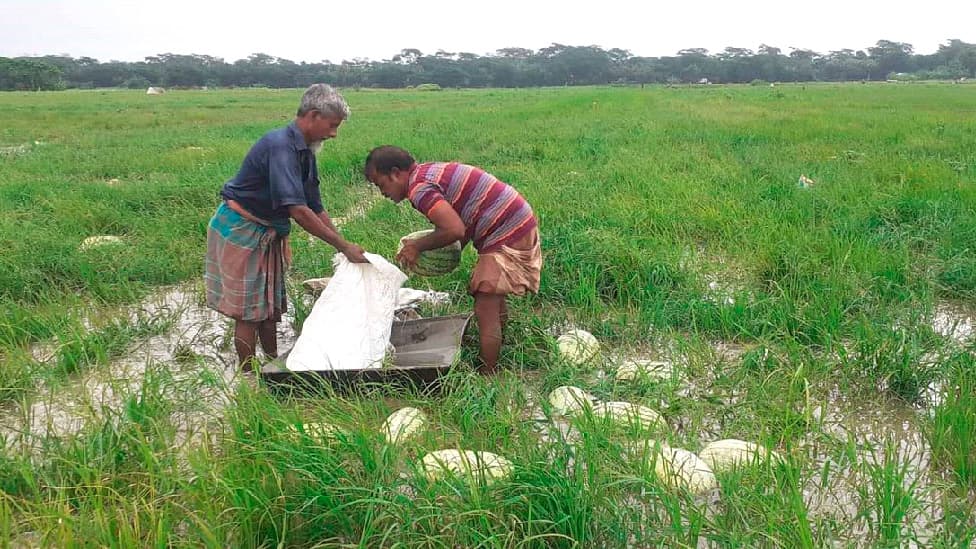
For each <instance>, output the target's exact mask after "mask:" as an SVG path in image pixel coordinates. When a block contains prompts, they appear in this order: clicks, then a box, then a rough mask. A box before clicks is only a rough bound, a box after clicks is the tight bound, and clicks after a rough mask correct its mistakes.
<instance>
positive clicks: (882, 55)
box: [868, 40, 914, 75]
mask: <svg viewBox="0 0 976 549" xmlns="http://www.w3.org/2000/svg"><path fill="white" fill-rule="evenodd" d="M913 51H914V50H913V48H912V45H911V44H906V43H904V42H893V41H891V40H878V42H877V44H876V45H875V46H874V47H873V48H868V53H870V54H871V58H872V59H874V61H875V63H877V64H878V71H880V73H881V74H882V75H888V74H891V73H899V72H911V71H912V69H913V67H912V53H913Z"/></svg>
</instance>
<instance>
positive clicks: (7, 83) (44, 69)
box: [0, 57, 64, 91]
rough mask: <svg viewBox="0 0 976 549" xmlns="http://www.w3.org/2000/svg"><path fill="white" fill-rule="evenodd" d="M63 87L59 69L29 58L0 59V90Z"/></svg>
mask: <svg viewBox="0 0 976 549" xmlns="http://www.w3.org/2000/svg"><path fill="white" fill-rule="evenodd" d="M63 87H64V83H63V81H62V80H61V69H60V68H58V67H57V66H56V65H52V64H50V63H46V62H44V61H39V60H36V59H31V58H17V59H8V58H6V57H0V90H25V91H26V90H29V91H40V90H57V89H61V88H63Z"/></svg>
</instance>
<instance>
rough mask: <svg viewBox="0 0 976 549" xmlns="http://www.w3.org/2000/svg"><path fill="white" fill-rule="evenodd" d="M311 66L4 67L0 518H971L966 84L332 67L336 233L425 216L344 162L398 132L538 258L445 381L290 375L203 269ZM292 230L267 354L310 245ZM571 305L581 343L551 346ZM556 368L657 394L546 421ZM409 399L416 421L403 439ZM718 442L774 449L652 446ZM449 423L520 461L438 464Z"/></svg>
mask: <svg viewBox="0 0 976 549" xmlns="http://www.w3.org/2000/svg"><path fill="white" fill-rule="evenodd" d="M300 95H301V90H275V91H271V90H263V89H259V90H219V91H218V90H210V91H171V92H169V93H167V94H165V95H162V96H146V95H144V94H143V93H141V92H128V91H71V92H53V93H26V94H20V93H4V94H0V310H2V311H3V316H2V319H0V547H17V548H21V547H120V548H128V547H445V548H457V547H465V548H467V547H484V548H496V547H497V548H502V547H504V548H508V547H513V548H514V547H789V548H795V547H804V548H805V547H945V548H949V547H952V548H958V547H976V541H974V540H976V515H974V506H976V442H974V441H976V359H974V354H973V353H974V351H976V341H974V339H973V334H972V330H973V325H974V323H976V300H974V298H976V86H972V85H948V84H912V85H891V84H888V85H885V84H868V85H861V84H851V85H806V86H801V85H778V86H776V87H775V88H769V87H749V86H742V87H735V86H731V87H725V86H700V87H676V88H665V87H647V88H644V89H638V88H626V87H613V88H611V87H607V88H565V89H524V90H478V91H474V90H453V91H441V92H417V91H382V92H381V91H367V90H363V91H348V92H346V93H345V96H346V99H347V100H348V102H349V104H350V105H351V107H352V110H353V114H352V117H351V118H350V119H349V120H348V121H347V122H346V124H344V125H343V127H342V129H341V130H340V135H339V137H338V138H337V139H336V140H333V141H330V142H327V143H326V146H325V148H324V150H323V151H322V153H321V154H320V155H319V160H318V162H319V170H320V173H321V176H322V188H323V199H324V203H325V206H326V208H327V209H328V210H329V211H330V212H331V213H332V215H333V216H335V217H338V218H339V219H338V221H339V222H340V223H341V230H342V232H343V233H344V234H345V235H346V236H347V238H348V239H350V240H352V241H354V242H357V243H359V244H361V245H363V246H364V247H365V248H366V249H367V251H370V252H374V253H379V254H382V255H384V256H386V257H388V258H392V256H393V254H394V252H395V250H396V245H397V242H398V239H399V237H400V236H402V235H404V234H406V233H408V232H412V231H415V230H419V229H423V228H426V227H427V223H426V220H425V219H424V218H423V217H422V216H421V215H420V214H418V213H416V212H414V211H413V210H412V209H411V208H410V207H409V205H407V204H405V203H404V204H401V205H394V204H393V203H391V202H389V201H386V200H385V199H383V198H382V196H380V195H379V194H378V192H376V191H375V190H373V189H372V188H370V186H369V185H368V184H367V183H366V182H365V180H364V178H363V176H362V175H361V169H362V168H361V166H362V162H363V159H364V157H365V154H366V152H367V151H368V150H369V149H370V148H372V147H374V146H377V145H381V144H386V143H392V144H397V145H401V146H403V147H406V148H408V149H409V150H411V151H412V152H413V153H414V155H415V156H416V157H417V158H418V159H420V160H422V161H426V160H461V161H465V162H468V163H472V164H476V165H480V166H482V167H484V168H485V169H487V170H488V171H490V172H492V173H494V174H495V175H497V176H499V177H500V178H501V179H503V180H505V181H508V182H510V183H512V184H513V185H514V186H516V187H517V188H518V189H519V190H520V191H521V192H522V193H523V194H524V195H525V196H526V198H527V199H528V200H529V201H530V203H531V204H532V205H533V207H534V209H535V211H536V212H537V214H538V216H539V219H540V227H541V233H542V247H543V251H544V257H545V267H544V270H543V276H542V286H541V290H540V292H539V294H538V295H537V296H531V297H526V298H521V299H514V300H512V301H511V303H510V315H511V321H510V323H509V325H508V327H507V332H506V335H505V337H506V342H505V347H504V349H503V352H502V357H501V365H502V367H503V369H504V371H503V373H502V374H500V375H498V376H496V377H493V378H483V377H480V376H479V375H477V374H476V373H474V372H473V368H472V365H473V364H474V361H475V359H476V356H477V326H476V324H474V323H472V325H471V326H470V328H469V330H468V332H467V334H466V336H465V338H464V340H463V345H462V350H461V353H460V355H459V359H458V361H457V364H456V366H455V367H454V368H453V369H452V371H451V372H450V373H449V374H448V375H447V376H446V377H445V378H444V379H443V382H442V384H441V386H440V387H439V390H437V391H425V390H422V389H421V388H418V387H411V386H403V385H394V384H388V385H373V384H370V385H363V386H361V387H358V388H357V389H355V390H352V391H345V392H341V393H337V392H334V391H332V390H330V389H329V388H327V387H323V388H320V389H318V390H315V391H310V392H303V393H295V394H281V393H278V392H274V391H271V390H269V388H268V387H266V386H265V385H264V384H263V383H262V382H261V381H260V380H259V379H255V378H254V377H248V376H244V375H242V374H239V373H237V372H236V371H235V368H234V367H233V366H234V360H235V358H234V354H233V348H232V345H231V343H232V342H231V333H232V332H231V330H230V324H229V323H228V322H227V321H226V320H225V319H223V318H222V317H221V316H220V315H218V314H216V313H213V312H212V311H209V310H208V309H206V307H205V306H203V303H202V302H203V288H202V269H203V256H204V252H205V239H206V226H207V223H208V221H209V218H210V216H211V214H212V213H213V210H214V209H215V207H216V205H217V203H218V194H217V193H218V191H219V189H220V187H221V185H222V184H223V182H224V181H226V180H227V179H228V178H230V177H231V176H232V175H233V174H234V173H235V172H236V170H237V169H238V167H239V165H240V161H241V159H242V158H243V155H244V154H245V153H246V151H247V149H248V148H249V147H250V146H251V145H252V143H253V142H254V141H255V140H256V139H257V138H258V137H260V136H261V135H262V134H263V133H264V132H265V131H267V130H269V129H272V128H275V127H279V126H282V125H284V124H286V123H287V122H288V121H289V120H290V119H291V117H292V116H293V113H294V111H295V109H296V107H297V104H298V100H299V97H300ZM801 176H803V177H804V179H803V181H805V182H803V183H801ZM811 182H812V183H811ZM92 236H114V237H118V238H117V239H116V240H115V241H114V242H109V243H103V244H100V245H98V244H96V245H90V246H83V245H82V244H83V243H84V242H85V241H86V239H87V238H89V237H92ZM292 245H293V250H294V257H295V262H294V264H293V266H292V272H291V273H290V279H291V280H290V282H291V283H290V288H289V293H290V296H291V298H292V307H291V311H290V314H289V316H288V318H287V322H284V323H282V325H281V326H280V335H281V346H282V347H283V348H287V347H288V346H290V345H291V342H293V341H294V339H295V336H296V333H297V332H298V330H300V327H301V323H302V321H303V320H304V318H305V317H306V316H307V314H308V312H309V310H310V307H311V304H312V299H313V298H312V296H309V295H308V294H306V293H305V291H304V289H303V287H302V284H301V281H302V280H304V279H306V278H312V277H323V276H329V275H330V274H331V272H332V267H331V265H332V263H331V259H332V254H333V250H332V249H331V248H330V247H329V246H327V245H325V244H324V243H321V242H313V241H311V240H310V239H309V237H308V235H307V234H305V233H304V232H302V231H301V230H296V231H294V232H293V234H292ZM475 257H476V256H475V253H474V252H473V251H472V250H470V249H468V250H465V252H464V255H463V258H462V265H461V268H459V269H458V270H457V271H455V272H453V273H451V274H449V275H446V276H442V277H436V278H418V277H412V278H410V279H409V280H408V281H407V284H406V285H407V286H409V287H411V288H415V289H422V290H436V291H442V292H448V293H449V294H450V296H451V299H450V301H449V302H448V303H439V304H425V305H422V306H421V308H420V314H421V315H422V316H425V317H426V316H435V315H444V314H453V313H461V312H465V311H469V310H470V309H471V307H472V301H471V299H470V298H469V297H468V296H467V295H466V294H465V287H466V286H465V284H466V281H467V276H468V273H469V271H470V268H471V267H472V265H473V264H474V261H475ZM572 329H582V330H586V331H588V332H590V333H592V334H593V335H594V336H595V337H596V339H597V340H598V341H599V344H600V352H599V354H598V355H596V356H595V357H593V358H592V359H591V360H589V361H587V362H585V363H582V364H576V363H573V362H571V361H569V360H567V359H566V358H565V357H563V356H561V355H560V353H559V351H558V347H557V344H556V340H557V338H558V336H559V335H561V334H563V333H565V332H567V331H569V330H572ZM630 359H643V360H651V361H656V362H661V363H664V365H663V366H662V367H661V370H662V371H663V372H664V373H663V374H662V375H643V376H640V375H639V376H636V377H635V378H633V379H623V377H624V376H622V375H619V372H618V369H620V367H621V365H622V364H624V362H625V361H627V360H630ZM565 385H571V386H575V387H579V388H580V389H582V390H584V391H586V392H587V393H589V394H590V395H592V396H593V397H594V398H595V399H596V400H598V401H600V402H607V401H624V402H629V403H634V404H640V405H643V406H645V407H647V408H649V409H651V410H654V411H656V412H657V413H659V414H660V415H661V416H662V418H663V423H660V422H658V423H654V424H652V425H646V424H640V423H639V422H636V421H629V422H624V423H623V424H621V425H618V424H615V423H614V422H613V421H608V420H606V419H601V418H599V417H597V416H596V415H595V414H592V413H590V412H589V411H588V410H584V412H583V413H580V414H577V415H575V416H571V417H565V415H563V414H561V413H560V410H558V409H556V408H555V407H554V406H553V405H552V403H551V402H550V400H549V398H548V395H549V393H550V392H551V391H552V390H554V389H556V388H557V387H560V386H565ZM406 406H410V407H415V408H417V409H419V410H421V411H422V412H423V414H424V415H425V416H426V418H427V421H426V423H425V425H424V427H423V428H422V429H420V430H419V431H418V432H417V433H416V434H415V435H414V436H412V437H409V438H407V439H406V440H402V441H397V442H396V443H393V442H390V441H388V440H387V438H386V436H385V434H384V430H383V423H384V420H385V419H386V418H387V416H388V415H389V414H391V413H392V412H394V411H396V410H398V409H400V408H403V407H406ZM729 438H734V439H741V440H745V441H750V442H754V443H757V444H760V445H762V446H764V447H765V448H768V449H770V450H773V451H774V452H775V453H776V455H777V456H779V457H778V459H757V460H753V461H750V462H748V463H740V464H739V465H738V466H735V467H732V468H729V469H726V470H721V471H719V470H717V469H716V471H715V475H714V476H715V479H716V483H717V487H715V488H713V489H710V490H705V491H695V492H693V491H690V490H687V489H685V487H683V486H681V485H677V484H675V483H674V482H672V481H671V480H669V478H668V477H667V476H666V475H665V476H660V475H658V469H659V468H660V467H659V465H660V459H661V458H660V449H661V448H662V445H667V446H669V447H672V448H682V449H686V450H688V451H690V452H693V453H701V452H702V450H703V449H704V448H705V447H706V445H708V444H709V443H711V442H714V441H717V440H721V439H729ZM447 448H459V449H465V450H472V451H487V452H492V453H494V454H497V455H499V456H502V457H504V458H505V459H506V460H507V461H508V462H510V464H511V469H510V472H509V474H508V475H507V476H505V477H504V478H499V479H495V480H492V479H491V478H488V477H487V476H477V475H476V476H468V475H465V474H463V473H462V474H459V475H446V476H442V477H438V478H430V477H429V476H428V475H427V474H425V470H424V469H423V467H422V466H421V459H422V457H423V456H424V455H425V454H427V453H428V452H432V451H434V450H440V449H447Z"/></svg>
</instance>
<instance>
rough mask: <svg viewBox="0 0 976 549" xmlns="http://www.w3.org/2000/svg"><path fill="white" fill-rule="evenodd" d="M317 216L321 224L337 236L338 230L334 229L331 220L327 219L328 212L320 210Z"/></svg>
mask: <svg viewBox="0 0 976 549" xmlns="http://www.w3.org/2000/svg"><path fill="white" fill-rule="evenodd" d="M313 211H314V210H313ZM317 215H318V217H319V219H320V220H321V221H322V223H323V224H325V226H326V227H328V228H330V229H332V230H333V231H334V232H335V233H337V234H338V233H339V229H337V228H336V226H335V224H333V223H332V218H331V217H329V212H327V211H325V210H322V211H321V212H319V213H318V214H317Z"/></svg>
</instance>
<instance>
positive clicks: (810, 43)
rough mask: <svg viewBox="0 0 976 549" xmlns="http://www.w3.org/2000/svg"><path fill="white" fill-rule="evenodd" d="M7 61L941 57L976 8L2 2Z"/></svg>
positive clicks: (975, 36)
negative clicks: (525, 52)
mask: <svg viewBox="0 0 976 549" xmlns="http://www.w3.org/2000/svg"><path fill="white" fill-rule="evenodd" d="M0 8H2V9H0V13H2V16H0V56H4V57H10V56H20V55H46V54H62V53H64V54H70V55H72V56H74V57H81V56H89V57H94V58H96V59H98V60H100V61H108V60H112V59H115V60H120V61H139V60H142V59H143V58H145V57H147V56H150V55H155V54H159V53H178V54H190V53H196V54H206V55H213V56H216V57H222V58H223V59H224V60H226V61H235V60H237V59H243V58H246V57H247V56H248V55H250V54H252V53H266V54H269V55H272V56H276V57H282V58H285V59H290V60H292V61H296V62H298V61H310V62H313V61H321V60H325V59H328V60H330V61H332V62H339V61H342V60H343V59H352V58H354V57H365V58H369V59H372V60H380V59H389V58H391V57H392V56H394V55H395V54H397V53H398V52H399V51H400V50H401V49H403V48H417V49H419V50H421V51H422V52H424V53H434V52H436V51H437V50H438V49H443V50H446V51H449V52H470V53H476V54H479V55H484V54H486V53H492V52H494V51H495V50H497V49H499V48H504V47H523V48H529V49H533V50H535V49H539V48H542V47H545V46H548V45H549V44H551V43H553V42H558V43H561V44H566V45H571V46H584V45H598V46H601V47H603V48H605V49H610V48H623V49H627V50H630V51H631V52H632V53H633V54H635V55H644V56H662V55H673V54H675V53H676V52H677V51H678V50H681V49H684V48H707V49H708V50H709V51H711V52H713V53H715V52H719V51H721V50H723V49H724V48H725V47H726V46H735V47H743V48H749V49H753V50H755V49H757V48H758V46H759V45H760V44H762V43H765V44H769V45H771V46H776V47H779V48H782V49H783V51H784V53H788V52H789V51H790V49H791V48H807V49H812V50H815V51H818V52H820V53H827V52H829V51H831V50H838V49H842V48H852V49H865V48H867V47H869V46H872V45H874V43H875V42H876V41H877V40H879V39H887V40H894V41H898V42H908V43H910V44H912V45H913V46H914V47H915V51H916V52H917V53H932V52H934V51H935V50H936V49H937V48H938V46H939V44H940V43H943V42H945V41H946V40H948V39H950V38H959V39H962V40H964V41H966V42H976V23H974V22H976V0H954V1H949V0H928V1H924V2H917V1H913V2H905V1H899V0H887V1H879V0H867V1H862V0H815V1H809V0H808V1H804V2H800V1H795V0H794V1H790V0H776V1H773V0H739V1H734V0H725V1H718V0H714V1H713V0H707V1H695V0H675V1H670V2H661V1H658V2H647V1H645V2H641V1H640V0H631V1H626V2H625V1H623V0H601V1H592V0H591V1H589V2H585V3H584V2H577V1H575V0H563V1H549V0H545V1H539V0H490V1H485V2H461V1H458V0H414V1H409V0H407V1H401V2H392V1H389V0H354V1H342V0H323V1H318V2H294V1H291V2H289V1H282V0H277V1H275V0H265V1H262V2H256V1H251V0H241V1H237V2H228V1H226V0H209V1H208V0H194V1H190V0H156V1H138V2H137V1H131V0H87V1H86V0H0Z"/></svg>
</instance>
